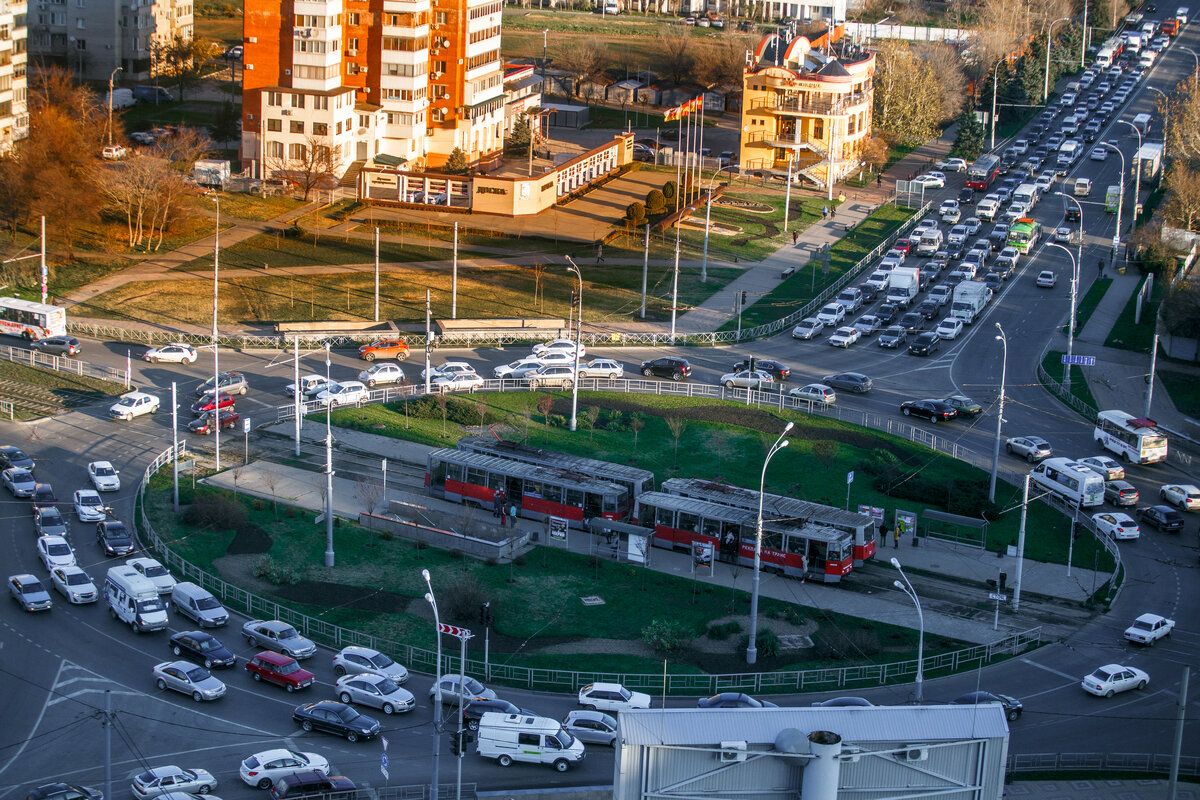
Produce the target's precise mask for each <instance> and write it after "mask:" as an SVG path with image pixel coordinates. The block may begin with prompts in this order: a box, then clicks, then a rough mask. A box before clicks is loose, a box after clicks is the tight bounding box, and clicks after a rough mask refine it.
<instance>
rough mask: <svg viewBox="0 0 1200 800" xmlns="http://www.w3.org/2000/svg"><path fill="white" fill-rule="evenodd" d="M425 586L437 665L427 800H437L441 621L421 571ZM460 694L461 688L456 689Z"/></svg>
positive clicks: (424, 574)
mask: <svg viewBox="0 0 1200 800" xmlns="http://www.w3.org/2000/svg"><path fill="white" fill-rule="evenodd" d="M421 577H422V578H424V579H425V586H426V587H428V589H429V591H427V592H426V593H425V602H427V603H429V606H430V607H431V608H432V609H433V625H434V634H435V635H436V636H437V664H436V665H435V666H434V668H433V780H431V781H430V782H429V800H438V778H439V775H438V772H439V768H440V766H441V765H440V763H439V762H440V759H441V754H442V620H441V617H439V616H438V606H437V598H436V597H434V596H433V584H432V583H430V582H429V570H427V569H423V570H421ZM458 691H459V693H460V694H461V693H462V686H459V687H458Z"/></svg>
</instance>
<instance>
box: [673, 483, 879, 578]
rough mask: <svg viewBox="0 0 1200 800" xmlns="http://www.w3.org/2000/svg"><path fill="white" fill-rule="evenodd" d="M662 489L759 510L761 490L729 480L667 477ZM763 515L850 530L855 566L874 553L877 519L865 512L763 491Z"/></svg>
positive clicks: (683, 495)
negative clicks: (745, 486) (738, 484)
mask: <svg viewBox="0 0 1200 800" xmlns="http://www.w3.org/2000/svg"><path fill="white" fill-rule="evenodd" d="M662 491H664V492H666V493H667V494H677V495H680V496H681V497H691V498H693V499H696V500H704V501H706V502H709V503H718V504H720V505H725V506H734V507H736V508H744V509H749V510H751V511H754V512H756V513H757V511H758V492H756V491H754V490H752V489H743V488H742V487H741V486H731V485H729V484H727V483H716V482H714V481H706V480H704V479H703V478H667V479H666V480H665V481H663V482H662ZM763 516H764V517H765V518H767V519H773V520H779V521H786V522H788V523H789V524H792V525H802V524H804V523H814V524H817V525H824V526H827V527H830V528H833V529H834V530H839V531H845V532H846V533H848V534H850V537H851V540H852V542H853V548H854V550H853V553H854V566H856V567H861V566H862V563H863V562H864V561H866V560H867V559H869V558H873V557H874V556H875V548H876V540H877V538H878V533H877V531H876V529H875V520H874V519H872V518H871V517H870V516H868V515H866V514H859V513H858V512H856V511H844V510H842V509H840V508H835V507H834V506H826V505H821V504H820V503H810V502H808V501H807V500H797V499H796V498H794V497H785V496H783V495H778V494H771V493H770V492H768V493H766V494H764V495H763Z"/></svg>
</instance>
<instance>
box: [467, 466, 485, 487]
mask: <svg viewBox="0 0 1200 800" xmlns="http://www.w3.org/2000/svg"><path fill="white" fill-rule="evenodd" d="M467 483H469V484H471V485H472V486H487V472H486V471H484V470H482V469H480V468H479V467H467Z"/></svg>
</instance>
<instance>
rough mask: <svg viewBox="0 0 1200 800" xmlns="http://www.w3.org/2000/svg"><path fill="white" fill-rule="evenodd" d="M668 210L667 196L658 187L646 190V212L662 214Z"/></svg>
mask: <svg viewBox="0 0 1200 800" xmlns="http://www.w3.org/2000/svg"><path fill="white" fill-rule="evenodd" d="M666 210H667V198H666V195H664V194H663V193H662V192H660V191H659V190H658V189H651V190H650V191H648V192H646V213H647V214H662V213H663V212H665V211H666Z"/></svg>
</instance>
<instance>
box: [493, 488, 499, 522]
mask: <svg viewBox="0 0 1200 800" xmlns="http://www.w3.org/2000/svg"><path fill="white" fill-rule="evenodd" d="M492 516H493V517H498V516H500V490H499V489H497V490H496V493H495V494H493V495H492Z"/></svg>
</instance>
